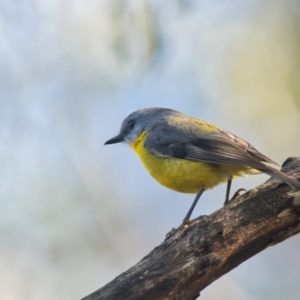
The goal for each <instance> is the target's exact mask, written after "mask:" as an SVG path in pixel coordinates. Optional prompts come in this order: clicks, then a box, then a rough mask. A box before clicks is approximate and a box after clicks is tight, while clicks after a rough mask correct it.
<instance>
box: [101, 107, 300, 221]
mask: <svg viewBox="0 0 300 300" xmlns="http://www.w3.org/2000/svg"><path fill="white" fill-rule="evenodd" d="M121 142H125V143H126V144H128V145H129V146H130V148H132V149H133V150H134V151H135V153H136V154H137V155H138V157H139V158H140V160H141V162H142V163H143V165H144V167H145V168H146V169H147V170H148V172H149V173H150V175H151V176H152V177H153V178H154V179H155V180H157V181H158V182H159V183H160V184H162V185H163V186H165V187H167V188H169V189H171V190H174V191H177V192H181V193H190V194H196V197H195V199H194V201H193V204H192V206H191V207H190V209H189V211H188V213H187V214H186V216H185V217H184V219H183V221H182V226H184V225H185V224H188V223H189V222H190V217H191V215H192V212H193V210H194V208H195V206H196V204H197V202H198V200H199V198H200V197H201V195H202V193H203V192H204V191H206V190H208V189H211V188H213V187H215V186H217V185H219V184H221V183H226V182H227V189H226V196H225V202H224V205H226V204H227V203H228V202H229V201H230V200H229V193H230V187H231V182H232V179H235V178H237V177H239V176H247V175H252V174H259V173H265V174H268V175H270V176H272V177H275V178H277V179H280V180H281V181H283V182H285V183H286V184H288V185H290V186H292V187H294V188H296V189H300V182H299V181H297V180H295V179H293V178H291V177H290V176H288V175H286V174H285V173H283V172H281V171H279V170H277V169H275V168H274V167H273V166H272V165H274V166H278V164H277V163H275V162H274V161H273V160H271V159H270V158H268V157H267V156H265V155H264V154H262V153H260V152H259V151H258V150H256V149H255V148H254V147H253V146H252V145H251V144H250V143H248V142H246V141H245V140H243V139H241V138H239V137H238V136H236V135H234V134H232V133H230V132H228V131H225V130H222V129H220V128H219V127H217V126H216V125H214V124H212V123H209V122H207V121H203V120H200V119H198V118H194V117H190V116H188V115H186V114H184V113H181V112H179V111H176V110H173V109H170V108H162V107H150V108H143V109H139V110H137V111H134V112H133V113H131V114H129V115H128V116H127V117H126V118H125V119H124V120H123V122H122V124H121V129H120V132H119V134H118V135H116V136H115V137H113V138H111V139H109V140H108V141H106V142H105V144H104V145H110V144H115V143H121Z"/></svg>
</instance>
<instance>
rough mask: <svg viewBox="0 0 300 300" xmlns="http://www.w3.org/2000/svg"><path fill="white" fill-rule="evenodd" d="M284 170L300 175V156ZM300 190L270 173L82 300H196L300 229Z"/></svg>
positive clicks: (289, 161) (299, 176)
mask: <svg viewBox="0 0 300 300" xmlns="http://www.w3.org/2000/svg"><path fill="white" fill-rule="evenodd" d="M283 166H284V167H283V169H282V171H283V172H285V173H287V174H289V175H290V176H293V177H294V178H298V180H299V178H300V158H297V159H296V158H289V159H288V160H286V162H285V163H284V165H283ZM299 220H300V191H297V190H295V189H294V188H292V187H290V186H288V185H286V184H284V183H282V182H280V181H279V180H277V179H273V178H272V179H269V180H268V181H267V182H266V183H264V184H262V185H261V186H259V187H257V188H255V189H253V190H251V191H249V192H247V193H246V194H244V195H242V196H240V197H238V198H237V199H236V200H234V201H233V202H230V203H229V204H228V205H226V206H225V207H223V208H221V209H220V210H218V211H216V212H214V213H213V214H211V215H210V216H207V217H204V218H202V219H200V220H199V221H197V222H196V223H194V224H193V225H192V226H190V227H188V228H186V229H183V230H179V231H177V232H176V233H175V234H174V235H172V236H171V237H170V238H169V239H167V240H166V241H164V242H163V243H162V244H160V245H159V246H158V247H156V248H155V249H154V250H152V251H151V252H150V253H149V254H148V255H147V256H146V257H144V258H143V259H142V260H141V261H140V262H139V263H137V264H136V265H135V266H133V267H132V268H130V269H129V270H127V271H126V272H124V273H123V274H121V275H119V276H118V277H117V278H115V279H114V280H113V281H111V282H110V283H108V284H107V285H105V286H104V287H102V288H100V289H98V290H97V291H95V292H94V293H92V294H90V295H89V296H87V297H85V298H83V299H82V300H104V299H105V300H124V299H126V300H137V299H143V300H150V299H151V300H154V299H166V300H179V299H186V300H193V299H196V298H197V297H198V296H199V293H200V291H202V290H203V289H204V288H205V287H207V286H208V285H209V284H211V283H212V282H213V281H215V280H216V279H218V278H219V277H221V276H222V275H224V274H226V273H227V272H229V271H230V270H232V269H234V268H235V267H237V266H238V265H239V264H240V263H242V262H244V261H245V260H247V259H248V258H250V257H252V256H254V255H255V254H257V253H258V252H260V251H262V250H264V249H265V248H267V247H269V246H272V245H275V244H277V243H279V242H282V241H284V240H285V239H287V238H289V237H291V236H293V235H295V234H297V233H298V232H299V231H300V224H299Z"/></svg>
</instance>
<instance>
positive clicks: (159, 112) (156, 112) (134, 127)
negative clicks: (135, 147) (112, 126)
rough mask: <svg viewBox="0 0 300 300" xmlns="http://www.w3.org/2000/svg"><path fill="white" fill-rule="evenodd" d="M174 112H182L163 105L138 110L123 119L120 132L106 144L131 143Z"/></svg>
mask: <svg viewBox="0 0 300 300" xmlns="http://www.w3.org/2000/svg"><path fill="white" fill-rule="evenodd" d="M174 114H180V113H179V112H177V111H175V110H172V109H169V108H161V107H150V108H143V109H140V110H137V111H135V112H133V113H131V114H130V115H129V116H128V117H126V118H125V119H124V120H123V122H122V125H121V130H120V133H119V134H118V135H117V136H115V137H113V138H111V139H109V140H108V141H107V142H105V144H104V145H109V144H115V143H120V142H125V143H127V144H131V143H132V142H134V141H135V140H136V138H137V137H138V136H140V134H141V133H142V132H143V131H150V130H151V129H152V128H153V127H154V126H155V125H156V124H157V123H158V122H161V121H162V120H163V119H164V118H165V117H167V116H168V115H174Z"/></svg>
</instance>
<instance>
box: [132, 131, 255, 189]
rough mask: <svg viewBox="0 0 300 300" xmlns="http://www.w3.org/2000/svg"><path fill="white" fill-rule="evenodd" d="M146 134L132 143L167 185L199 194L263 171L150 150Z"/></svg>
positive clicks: (157, 177)
mask: <svg viewBox="0 0 300 300" xmlns="http://www.w3.org/2000/svg"><path fill="white" fill-rule="evenodd" d="M144 137H145V136H143V134H142V135H141V137H140V138H139V139H137V140H136V141H135V143H134V144H132V145H131V148H132V149H133V150H134V151H135V152H136V153H137V155H138V156H139V158H140V159H141V161H142V163H143V164H144V166H145V167H146V169H147V170H148V171H149V173H150V174H151V176H152V177H153V178H154V179H156V180H157V181H158V182H159V183H160V184H162V185H163V186H165V187H167V188H170V189H172V190H175V191H178V192H182V193H197V192H198V191H199V189H200V188H203V189H204V190H206V189H210V188H213V187H214V186H216V185H218V184H221V183H224V182H227V181H228V180H229V179H230V178H235V177H237V176H245V175H248V174H255V173H259V172H258V171H256V170H253V169H251V168H249V167H245V166H233V165H221V164H211V163H205V162H198V161H190V160H185V159H176V158H168V157H160V156H157V155H154V154H152V153H150V152H148V151H147V150H146V149H145V148H144V145H143V142H142V141H143V140H144Z"/></svg>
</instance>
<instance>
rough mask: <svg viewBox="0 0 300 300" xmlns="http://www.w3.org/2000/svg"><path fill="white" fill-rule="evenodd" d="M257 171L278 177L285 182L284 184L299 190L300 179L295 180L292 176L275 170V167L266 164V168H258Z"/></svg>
mask: <svg viewBox="0 0 300 300" xmlns="http://www.w3.org/2000/svg"><path fill="white" fill-rule="evenodd" d="M259 171H261V172H263V173H266V174H268V175H270V176H272V177H275V178H277V179H280V180H282V181H283V182H285V183H286V184H288V185H290V186H292V187H294V188H296V189H298V190H300V181H297V180H295V179H294V178H292V177H290V176H288V175H286V174H285V173H283V172H281V171H279V170H276V169H273V168H271V167H268V166H266V169H259Z"/></svg>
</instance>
